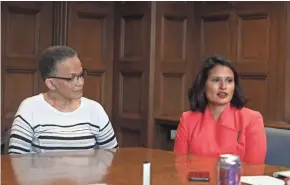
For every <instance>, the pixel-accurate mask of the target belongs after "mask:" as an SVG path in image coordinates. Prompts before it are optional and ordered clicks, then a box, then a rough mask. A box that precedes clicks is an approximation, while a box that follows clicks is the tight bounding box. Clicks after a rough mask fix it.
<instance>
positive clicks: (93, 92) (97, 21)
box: [67, 2, 114, 119]
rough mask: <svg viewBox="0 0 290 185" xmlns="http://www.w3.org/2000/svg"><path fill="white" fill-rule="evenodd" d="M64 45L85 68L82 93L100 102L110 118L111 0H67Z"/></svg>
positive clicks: (112, 16)
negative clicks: (68, 0)
mask: <svg viewBox="0 0 290 185" xmlns="http://www.w3.org/2000/svg"><path fill="white" fill-rule="evenodd" d="M68 7H69V11H68V12H69V14H68V23H67V27H68V29H67V36H68V42H67V45H68V46H71V47H73V48H74V49H75V50H76V51H77V52H78V55H79V57H80V60H81V62H82V63H83V67H84V68H87V69H88V77H87V78H86V80H85V85H84V96H85V97H88V98H91V99H93V100H95V101H97V102H99V103H100V104H101V105H102V106H103V107H104V108H105V110H106V112H107V114H108V115H109V117H110V118H111V119H112V88H113V85H112V84H113V37H114V4H113V2H69V4H68Z"/></svg>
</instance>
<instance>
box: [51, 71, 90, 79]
mask: <svg viewBox="0 0 290 185" xmlns="http://www.w3.org/2000/svg"><path fill="white" fill-rule="evenodd" d="M87 73H88V70H87V69H83V70H82V72H81V74H80V75H77V76H73V77H70V78H68V77H58V76H49V77H47V79H50V78H55V79H61V80H66V81H72V80H73V79H74V78H75V77H77V80H78V79H79V78H80V77H84V76H85V74H87Z"/></svg>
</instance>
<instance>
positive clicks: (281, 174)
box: [273, 171, 290, 177]
mask: <svg viewBox="0 0 290 185" xmlns="http://www.w3.org/2000/svg"><path fill="white" fill-rule="evenodd" d="M273 176H274V177H278V176H282V177H290V171H281V172H274V174H273Z"/></svg>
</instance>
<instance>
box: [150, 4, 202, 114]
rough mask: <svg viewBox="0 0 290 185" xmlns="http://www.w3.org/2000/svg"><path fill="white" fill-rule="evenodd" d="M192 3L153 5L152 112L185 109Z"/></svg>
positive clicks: (190, 69) (191, 52) (190, 63)
mask: <svg viewBox="0 0 290 185" xmlns="http://www.w3.org/2000/svg"><path fill="white" fill-rule="evenodd" d="M192 9H193V4H192V3H191V2H186V3H185V2H166V3H165V2H158V3H157V8H156V42H155V48H156V52H155V86H154V87H155V93H154V116H155V118H160V117H179V116H180V115H181V113H182V112H183V111H184V110H186V109H187V107H188V103H187V89H188V87H189V86H190V84H191V80H192V76H193V73H194V69H193V68H194V67H193V66H194V65H193V64H194V62H195V60H194V55H195V54H197V52H194V49H193V48H194V47H193V45H194V40H193V38H194V37H193V35H194V33H195V30H194V26H193V24H192V23H193V22H194V17H193V12H192Z"/></svg>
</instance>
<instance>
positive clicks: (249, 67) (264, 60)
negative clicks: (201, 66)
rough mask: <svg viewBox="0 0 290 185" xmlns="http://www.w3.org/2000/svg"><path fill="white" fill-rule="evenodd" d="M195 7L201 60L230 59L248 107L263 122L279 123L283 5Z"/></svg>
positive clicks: (204, 5) (234, 4)
mask: <svg viewBox="0 0 290 185" xmlns="http://www.w3.org/2000/svg"><path fill="white" fill-rule="evenodd" d="M198 7H199V8H198V9H197V11H196V15H197V16H198V17H200V30H201V33H200V34H201V38H202V39H201V43H200V44H201V56H202V58H201V60H204V58H205V57H206V56H209V55H223V56H225V57H227V58H228V59H230V61H231V62H232V63H233V65H234V66H235V67H236V69H237V70H238V72H239V73H240V75H241V86H242V89H243V90H244V92H245V95H246V97H247V99H248V104H247V107H249V108H251V109H254V110H257V111H260V112H261V113H262V114H263V116H264V119H265V120H279V119H280V120H281V119H282V115H281V112H282V111H281V104H282V98H281V97H282V96H283V90H282V89H281V88H280V86H281V85H280V86H279V85H278V84H277V83H276V82H277V80H279V72H278V71H279V70H281V69H280V68H278V66H279V65H280V64H281V62H283V61H282V60H281V59H280V58H279V55H278V53H277V51H278V50H277V48H279V47H280V43H279V37H280V35H279V31H280V30H282V29H283V27H282V25H280V24H279V20H280V19H279V16H280V15H281V13H283V12H281V10H282V9H283V3H273V2H271V3H265V2H264V3H246V2H240V3H229V4H199V5H198ZM279 10H280V11H279ZM280 80H283V79H280ZM253 87H255V88H253ZM273 97H274V98H273Z"/></svg>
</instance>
